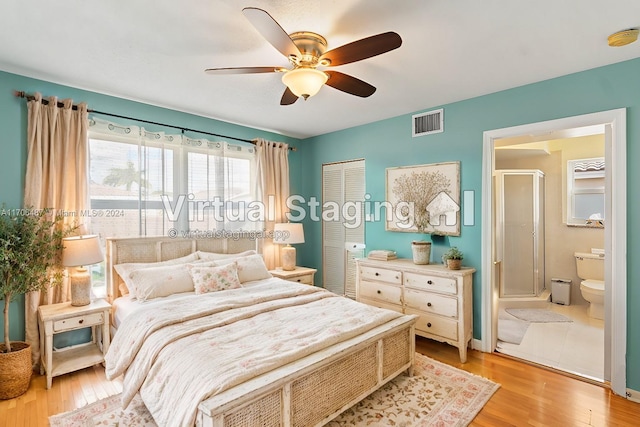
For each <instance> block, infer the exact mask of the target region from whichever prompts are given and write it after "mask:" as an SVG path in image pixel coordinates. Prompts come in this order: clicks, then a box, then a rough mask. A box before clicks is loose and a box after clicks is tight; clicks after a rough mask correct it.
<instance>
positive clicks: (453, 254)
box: [442, 246, 464, 270]
mask: <svg viewBox="0 0 640 427" xmlns="http://www.w3.org/2000/svg"><path fill="white" fill-rule="evenodd" d="M442 258H443V259H444V260H445V261H446V263H447V268H449V269H450V270H460V265H461V264H462V259H463V258H464V257H463V255H462V252H460V250H459V249H458V248H457V247H455V246H452V247H450V248H449V250H448V251H446V252H445V253H444V255H442Z"/></svg>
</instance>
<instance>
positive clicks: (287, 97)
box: [280, 88, 298, 105]
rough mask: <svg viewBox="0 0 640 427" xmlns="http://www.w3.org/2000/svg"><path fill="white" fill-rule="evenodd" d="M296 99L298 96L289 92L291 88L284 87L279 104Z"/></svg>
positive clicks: (288, 102)
mask: <svg viewBox="0 0 640 427" xmlns="http://www.w3.org/2000/svg"><path fill="white" fill-rule="evenodd" d="M297 100H298V97H297V96H296V95H295V94H294V93H293V92H291V89H289V88H287V89H285V91H284V93H283V94H282V99H280V105H291V104H293V103H294V102H296V101H297Z"/></svg>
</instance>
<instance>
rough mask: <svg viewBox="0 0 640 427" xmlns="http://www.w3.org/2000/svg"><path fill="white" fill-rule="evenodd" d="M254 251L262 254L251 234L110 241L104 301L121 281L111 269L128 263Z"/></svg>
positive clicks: (259, 242) (112, 296) (112, 295)
mask: <svg viewBox="0 0 640 427" xmlns="http://www.w3.org/2000/svg"><path fill="white" fill-rule="evenodd" d="M249 249H254V250H256V251H257V252H258V253H262V239H260V238H257V237H256V234H255V233H249V232H247V233H233V234H232V235H230V236H227V237H221V238H210V239H178V238H170V237H123V238H119V237H110V238H107V254H106V260H107V266H106V275H107V278H106V279H107V298H108V300H109V302H113V300H114V299H116V298H118V297H119V296H120V290H119V285H120V283H121V282H122V279H121V278H120V276H119V275H118V273H117V272H116V270H115V268H114V266H115V265H117V264H123V263H128V262H158V261H166V260H169V259H174V258H180V257H183V256H185V255H189V254H190V253H193V252H195V251H204V252H217V253H225V254H232V253H237V252H243V251H246V250H249Z"/></svg>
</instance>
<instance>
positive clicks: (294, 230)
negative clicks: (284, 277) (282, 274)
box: [273, 222, 304, 271]
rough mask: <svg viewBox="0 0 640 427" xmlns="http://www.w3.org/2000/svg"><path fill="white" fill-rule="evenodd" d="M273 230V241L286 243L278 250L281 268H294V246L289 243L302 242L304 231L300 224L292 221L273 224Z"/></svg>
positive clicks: (287, 269)
mask: <svg viewBox="0 0 640 427" xmlns="http://www.w3.org/2000/svg"><path fill="white" fill-rule="evenodd" d="M273 231H274V237H273V243H276V244H279V245H286V246H284V247H283V248H282V250H281V252H280V254H281V256H282V269H283V270H286V271H291V270H295V269H296V248H294V247H293V246H291V245H295V244H296V243H304V231H303V230H302V224H300V223H293V222H286V223H281V224H275V226H274V228H273Z"/></svg>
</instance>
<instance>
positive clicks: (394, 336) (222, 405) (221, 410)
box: [197, 316, 415, 427]
mask: <svg viewBox="0 0 640 427" xmlns="http://www.w3.org/2000/svg"><path fill="white" fill-rule="evenodd" d="M414 323H415V317H414V316H403V317H402V318H399V319H395V320H393V321H392V322H389V323H387V324H385V325H382V326H379V327H378V328H375V329H373V330H372V331H369V332H368V333H366V334H363V335H362V336H360V337H357V338H353V339H351V340H348V341H345V342H343V343H340V344H336V345H334V346H332V347H330V348H328V349H325V350H323V351H321V352H318V353H314V354H312V355H310V356H307V357H305V358H303V359H301V360H299V361H296V362H294V363H292V364H289V365H287V366H284V367H282V368H279V369H277V370H275V371H273V372H270V373H268V374H265V375H261V376H260V377H257V378H254V379H252V380H250V381H248V382H247V383H245V384H242V385H240V386H237V387H234V388H233V389H231V390H228V391H226V392H224V393H222V394H220V395H218V396H215V397H213V398H211V399H209V400H206V401H205V402H203V403H202V404H200V407H199V410H198V417H197V424H198V425H201V426H207V427H209V426H211V427H213V426H215V427H222V426H224V427H241V426H242V427H253V426H265V427H266V426H287V427H288V426H297V427H309V426H322V425H324V424H325V423H327V422H328V421H330V420H331V419H333V418H334V417H336V416H337V415H339V414H340V413H342V412H343V411H344V410H346V409H347V408H349V407H351V406H353V405H354V404H355V403H357V402H359V401H360V400H362V399H364V398H365V397H366V396H368V395H369V394H371V393H372V392H373V391H375V390H377V389H378V388H379V387H381V386H382V385H384V384H385V383H387V382H388V381H390V380H391V379H393V378H395V377H396V376H397V375H399V374H400V373H401V372H403V371H405V370H409V373H410V374H411V372H412V367H413V358H414V354H415V339H414Z"/></svg>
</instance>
